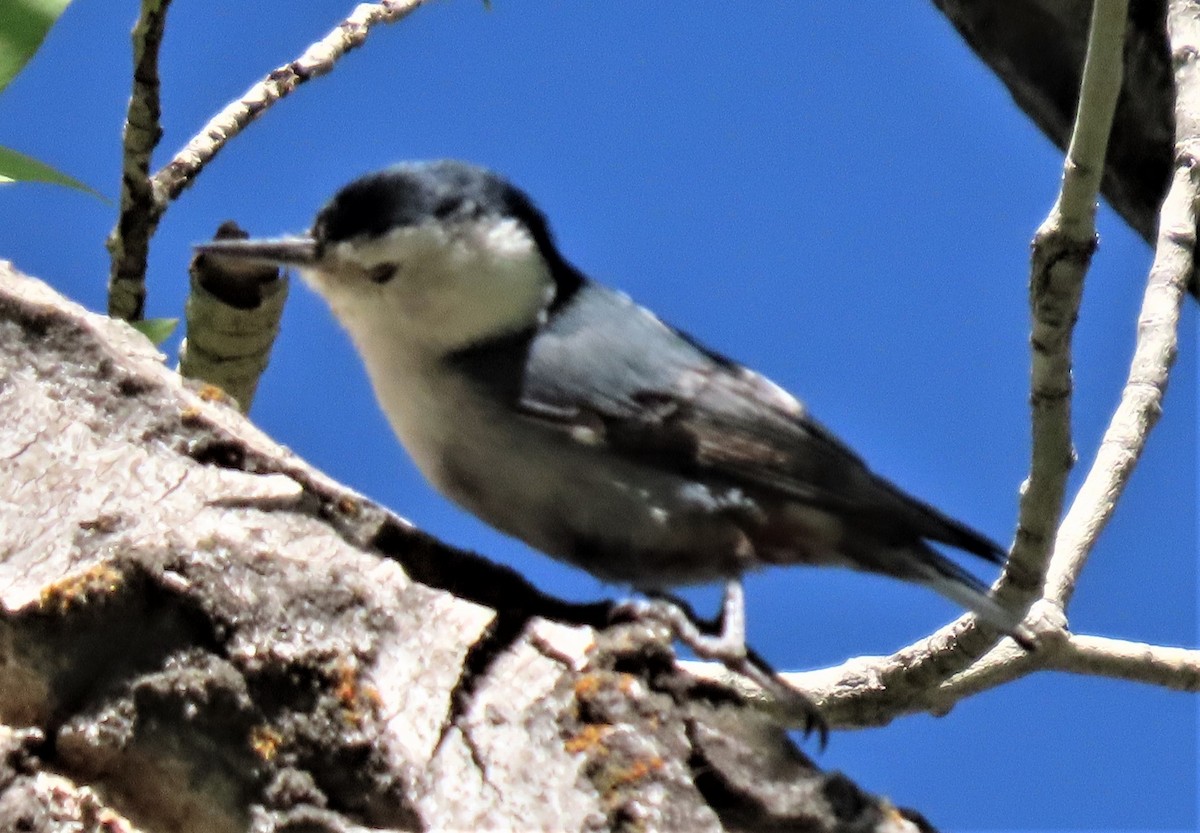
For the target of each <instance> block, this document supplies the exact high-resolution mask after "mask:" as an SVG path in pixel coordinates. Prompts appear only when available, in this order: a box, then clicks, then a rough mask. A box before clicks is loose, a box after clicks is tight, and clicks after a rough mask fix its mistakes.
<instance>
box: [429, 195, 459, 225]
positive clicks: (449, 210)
mask: <svg viewBox="0 0 1200 833" xmlns="http://www.w3.org/2000/svg"><path fill="white" fill-rule="evenodd" d="M461 207H462V203H461V202H460V201H459V200H457V199H445V200H442V201H441V202H439V203H438V204H437V205H435V206H434V207H433V216H434V217H437V218H438V219H439V220H445V219H446V218H447V217H451V216H453V215H454V214H455V213H456V212H457V211H458V210H459V208H461Z"/></svg>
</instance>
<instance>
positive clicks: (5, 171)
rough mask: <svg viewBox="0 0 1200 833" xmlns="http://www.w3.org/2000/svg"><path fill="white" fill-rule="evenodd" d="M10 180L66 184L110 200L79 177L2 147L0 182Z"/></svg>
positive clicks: (0, 148) (0, 151)
mask: <svg viewBox="0 0 1200 833" xmlns="http://www.w3.org/2000/svg"><path fill="white" fill-rule="evenodd" d="M9 182H50V183H53V184H54V185H65V186H67V187H68V188H75V189H77V190H79V191H83V192H84V193H85V194H91V195H92V196H93V197H96V198H97V199H101V200H104V201H105V202H108V198H107V197H105V196H104V195H103V194H101V193H100V192H99V191H97V190H96V189H95V188H92V187H90V186H88V185H84V184H83V183H82V182H80V181H79V180H78V179H75V178H74V177H72V176H67V175H66V174H64V173H62V172H61V171H57V170H55V169H54V168H51V167H50V166H49V165H47V164H45V163H43V162H39V161H37V160H36V159H34V158H33V157H32V156H26V155H25V154H23V153H17V152H16V151H15V150H10V149H9V148H6V147H0V184H4V183H9Z"/></svg>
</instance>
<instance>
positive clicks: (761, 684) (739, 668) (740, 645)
mask: <svg viewBox="0 0 1200 833" xmlns="http://www.w3.org/2000/svg"><path fill="white" fill-rule="evenodd" d="M614 615H615V616H618V617H620V618H624V619H631V620H635V621H643V622H645V621H650V622H658V623H660V624H662V625H664V626H666V627H667V628H668V629H669V630H670V631H671V635H672V636H673V637H674V638H675V639H676V640H678V641H679V642H680V643H682V644H683V645H686V646H687V647H688V648H689V649H691V651H692V653H694V654H695V655H696V656H697V657H699V658H700V659H705V660H709V661H711V662H718V663H720V664H721V665H723V666H725V668H726V669H727V670H729V671H730V672H731V673H733V674H737V675H739V676H741V677H745V678H746V679H748V680H750V681H751V682H752V683H754V684H755V685H756V686H758V688H760V689H761V690H762V691H763V693H764V694H765V695H766V696H767V697H769V698H771V699H772V700H774V701H775V702H776V703H777V704H778V705H779V707H780V708H781V709H782V710H783V711H784V713H786V714H788V715H795V716H796V717H797V718H798V720H799V723H800V725H802V726H803V729H804V734H805V736H806V737H807V736H808V735H809V734H811V733H813V732H816V734H817V737H818V738H819V741H820V744H821V748H822V749H824V748H825V745H826V743H827V742H828V740H829V724H827V723H826V722H825V718H824V717H823V716H822V715H821V712H820V710H819V709H818V708H817V705H816V703H814V702H813V701H812V700H811V699H810V698H809V697H808V696H807V695H806V694H804V692H802V691H800V690H799V689H797V688H795V687H793V686H791V685H789V684H788V683H787V682H786V681H784V680H783V679H782V678H781V677H780V676H779V675H778V674H776V673H775V671H774V670H773V669H772V668H771V667H770V666H768V665H767V664H766V663H765V662H764V661H763V660H762V659H761V658H759V657H758V656H755V655H753V654H752V653H751V652H750V651H749V650H747V648H746V608H745V599H744V593H743V590H742V583H741V582H740V581H737V580H732V581H729V582H728V583H727V584H726V585H725V598H724V601H723V602H722V605H721V621H720V632H719V633H716V634H713V633H705V632H704V631H703V630H701V627H700V625H699V624H697V622H696V617H695V616H694V614H692V612H691V610H690V608H689V607H688V606H687V605H686V603H684V602H682V601H680V600H677V599H674V598H672V597H670V596H666V595H660V596H655V597H653V598H649V599H630V600H628V601H625V602H622V603H620V604H618V605H617V606H616V608H615V609H614Z"/></svg>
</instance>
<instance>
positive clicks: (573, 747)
mask: <svg viewBox="0 0 1200 833" xmlns="http://www.w3.org/2000/svg"><path fill="white" fill-rule="evenodd" d="M611 732H612V726H610V725H609V724H607V723H588V724H586V725H585V726H584V727H583V728H582V729H580V730H579V732H578V733H576V734H575V735H574V736H572V737H569V738H567V741H566V743H565V744H564V745H565V747H566V750H567V751H568V752H570V753H571V754H575V753H577V752H589V753H591V754H593V755H594V754H597V753H605V752H607V751H608V747H606V746H605V745H604V739H605V738H606V737H608V735H609V734H610V733H611Z"/></svg>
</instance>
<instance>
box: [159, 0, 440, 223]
mask: <svg viewBox="0 0 1200 833" xmlns="http://www.w3.org/2000/svg"><path fill="white" fill-rule="evenodd" d="M425 2H426V0H384V2H381V3H361V4H359V5H358V6H356V7H355V9H354V11H353V12H351V13H350V16H349V17H347V18H346V19H345V20H343V21H342V22H341V23H339V24H338V25H337V26H335V27H334V28H333V30H332V31H330V32H329V34H327V35H326V36H325V37H323V38H321V40H319V41H317V42H316V43H314V44H312V45H311V46H309V47H308V49H306V50H304V54H302V55H301V56H300V57H298V58H296V59H295V60H294V61H289V62H288V63H286V64H284V65H283V66H281V67H278V68H276V69H274V70H272V71H271V72H270V73H268V74H267V77H266V78H264V79H263V80H262V81H259V82H258V83H257V84H255V85H254V86H252V87H251V88H250V89H249V90H247V91H246V92H245V93H244V94H243V95H242V97H241V98H239V99H238V100H236V101H234V102H232V103H231V104H229V105H228V106H227V107H226V108H225V109H224V110H222V111H221V112H220V113H218V114H217V115H216V116H214V117H213V118H212V119H211V120H210V121H209V122H208V124H206V125H205V126H204V127H203V128H202V129H201V130H200V132H199V133H197V134H196V135H195V136H194V137H192V139H191V141H189V142H188V143H187V145H186V146H184V148H183V149H182V150H181V151H179V153H177V154H175V158H174V159H172V160H171V161H170V162H168V163H167V164H166V165H165V166H164V167H163V168H162V170H160V171H158V173H156V174H155V175H154V177H153V182H154V187H155V191H156V192H157V193H159V194H161V195H162V200H163V207H164V208H165V205H166V202H168V201H170V200H173V199H175V198H176V197H178V196H179V194H180V193H181V192H182V191H183V190H184V189H185V188H187V187H188V186H189V185H191V184H192V181H193V180H194V179H195V178H196V174H198V173H199V172H200V171H201V170H203V168H204V166H205V165H207V164H208V163H209V162H211V161H212V159H213V157H214V156H216V155H217V152H218V151H220V150H221V148H222V147H224V146H225V143H226V142H228V141H229V140H230V139H232V138H233V137H234V136H236V135H237V134H239V133H241V132H242V130H243V129H245V127H246V126H247V125H248V124H250V123H251V122H252V121H254V120H255V119H257V118H258V117H259V116H261V115H262V114H263V113H264V112H266V110H268V109H269V108H270V107H271V105H273V104H275V103H276V102H277V101H279V100H280V99H282V98H284V97H286V96H287V95H288V94H289V93H291V92H292V91H293V90H295V89H296V87H298V86H300V85H301V84H303V83H304V82H305V81H311V80H312V79H313V78H316V77H318V76H321V75H324V74H325V73H327V72H329V71H330V70H331V69H333V67H334V65H335V64H336V63H337V62H338V60H339V59H340V58H341V57H342V56H343V55H345V54H346V53H347V52H349V51H351V50H352V49H355V48H356V47H359V46H362V44H363V42H364V41H366V39H367V35H368V34H369V33H370V31H371V28H372V27H374V26H376V25H379V24H383V23H395V22H396V21H398V20H402V19H403V18H405V17H407V16H408V15H409V14H410V13H412V12H413V11H415V10H416V9H417V7H419V6H421V5H422V4H423V3H425Z"/></svg>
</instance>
